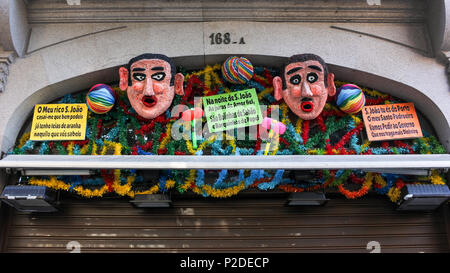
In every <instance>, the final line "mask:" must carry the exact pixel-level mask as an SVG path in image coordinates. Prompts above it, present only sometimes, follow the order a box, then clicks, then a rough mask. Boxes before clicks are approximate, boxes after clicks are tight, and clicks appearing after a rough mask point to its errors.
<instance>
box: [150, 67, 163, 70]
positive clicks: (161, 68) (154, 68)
mask: <svg viewBox="0 0 450 273" xmlns="http://www.w3.org/2000/svg"><path fill="white" fill-rule="evenodd" d="M151 70H156V71H164V67H162V66H155V67H152V69H151Z"/></svg>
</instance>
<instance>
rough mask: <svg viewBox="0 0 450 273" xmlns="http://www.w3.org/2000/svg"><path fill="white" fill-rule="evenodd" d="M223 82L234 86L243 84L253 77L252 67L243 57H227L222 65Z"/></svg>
mask: <svg viewBox="0 0 450 273" xmlns="http://www.w3.org/2000/svg"><path fill="white" fill-rule="evenodd" d="M222 75H223V78H224V79H225V80H227V81H228V82H231V83H234V84H244V83H246V82H248V81H249V80H250V79H251V78H252V77H253V65H252V63H251V62H250V61H249V60H248V59H246V58H244V57H236V56H231V57H229V58H228V59H227V60H226V61H225V62H224V63H223V65H222Z"/></svg>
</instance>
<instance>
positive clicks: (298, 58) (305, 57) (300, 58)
mask: <svg viewBox="0 0 450 273" xmlns="http://www.w3.org/2000/svg"><path fill="white" fill-rule="evenodd" d="M306 61H318V62H319V63H320V64H321V65H322V67H323V75H324V81H325V87H328V67H327V65H326V64H325V62H324V61H323V59H322V58H320V57H319V56H317V55H315V54H310V53H305V54H297V55H293V56H291V57H289V59H288V60H287V62H286V63H285V64H284V66H283V68H282V69H281V82H282V84H283V86H282V88H283V90H284V89H286V87H287V86H286V78H285V77H284V73H286V66H288V65H289V64H291V63H298V62H306Z"/></svg>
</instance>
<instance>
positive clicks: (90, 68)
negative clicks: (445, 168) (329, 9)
mask: <svg viewBox="0 0 450 273" xmlns="http://www.w3.org/2000/svg"><path fill="white" fill-rule="evenodd" d="M226 32H228V33H230V35H231V43H230V44H227V45H225V44H223V43H222V44H221V45H217V44H213V45H212V44H211V40H210V38H209V36H210V35H211V34H212V33H222V34H223V33H226ZM426 37H427V33H426V30H425V28H424V26H423V24H414V23H413V24H411V23H409V24H399V23H395V24H394V23H392V24H389V23H384V24H368V23H340V24H339V23H306V22H305V23H269V22H198V23H195V22H193V23H115V24H101V23H98V24H49V25H38V24H36V25H32V32H31V37H30V41H29V46H28V54H27V55H26V56H25V57H23V58H19V59H17V60H16V62H15V63H14V64H13V65H11V67H10V73H9V77H8V83H7V86H6V91H5V92H4V93H2V94H0V136H2V138H1V144H0V145H1V146H0V149H1V150H2V151H8V150H9V149H10V148H11V147H12V145H13V143H14V141H15V139H16V137H17V134H18V132H19V129H20V127H21V125H22V124H23V122H24V121H25V120H26V118H27V117H28V116H29V115H30V113H31V111H32V109H33V106H34V104H36V103H45V102H48V101H50V100H52V99H55V98H57V97H60V96H62V95H64V94H66V93H70V92H74V91H78V90H80V89H83V88H89V87H90V86H92V85H93V84H95V83H99V82H107V81H111V80H115V79H117V78H118V77H117V67H118V66H120V65H123V64H125V63H126V62H128V60H129V59H130V58H131V57H133V56H136V55H139V54H141V53H145V52H153V53H163V54H166V55H168V56H170V57H186V56H200V57H196V58H177V59H176V60H177V62H178V64H183V65H185V66H187V67H199V66H203V65H204V64H210V63H212V62H214V61H216V60H220V56H226V55H232V54H233V55H261V56H278V57H289V56H291V55H293V54H298V53H308V52H309V53H315V54H318V55H320V56H321V57H323V58H324V60H325V61H326V62H327V63H329V64H331V65H332V70H334V71H333V72H336V74H337V76H338V77H339V78H341V79H343V80H347V81H354V82H356V83H359V84H362V85H368V86H369V87H373V88H376V89H378V90H380V91H383V92H387V93H390V94H392V95H394V96H397V97H400V98H402V99H405V100H407V101H412V102H414V103H415V105H416V108H418V109H419V110H420V111H421V112H423V113H424V114H425V115H426V116H427V117H428V118H429V119H430V121H431V122H432V124H433V126H434V127H435V129H436V130H437V133H438V136H439V138H440V140H441V142H442V143H443V144H444V145H445V146H446V147H447V150H450V142H449V139H450V128H449V127H450V109H449V107H448V106H447V104H448V103H449V102H450V93H449V83H448V79H447V75H446V72H445V66H444V65H443V64H441V63H439V62H438V61H436V60H435V59H434V58H430V57H428V56H430V55H432V54H430V53H431V52H432V51H431V46H430V45H429V41H428V40H427V38H426ZM241 38H243V39H244V42H245V44H240V43H239V42H240V41H241ZM233 42H236V43H235V44H233ZM218 55H220V56H218ZM261 60H263V59H261ZM266 60H267V59H266ZM274 60H278V59H276V58H275V59H274ZM259 61H260V60H259V59H258V58H254V62H255V63H256V64H258V62H259ZM275 64H276V63H275ZM267 65H270V63H268V64H267Z"/></svg>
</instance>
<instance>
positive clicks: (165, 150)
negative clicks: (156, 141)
mask: <svg viewBox="0 0 450 273" xmlns="http://www.w3.org/2000/svg"><path fill="white" fill-rule="evenodd" d="M165 153H167V148H162V149H158V155H163V154H165Z"/></svg>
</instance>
